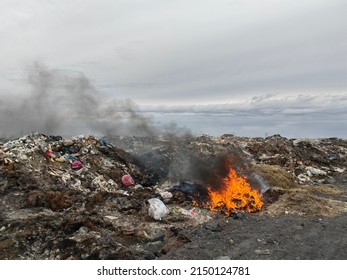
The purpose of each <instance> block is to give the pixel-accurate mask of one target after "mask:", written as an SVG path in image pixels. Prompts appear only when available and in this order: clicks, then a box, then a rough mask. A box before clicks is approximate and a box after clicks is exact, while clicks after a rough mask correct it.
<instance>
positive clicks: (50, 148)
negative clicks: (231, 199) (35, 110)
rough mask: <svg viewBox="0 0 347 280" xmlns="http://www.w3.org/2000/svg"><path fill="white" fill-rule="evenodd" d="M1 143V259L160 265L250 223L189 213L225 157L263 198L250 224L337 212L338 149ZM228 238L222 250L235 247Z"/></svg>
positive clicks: (323, 145) (316, 142)
mask: <svg viewBox="0 0 347 280" xmlns="http://www.w3.org/2000/svg"><path fill="white" fill-rule="evenodd" d="M2 142H3V144H2V145H0V231H1V237H0V259H155V258H163V257H164V256H165V255H166V254H167V255H168V256H169V255H171V253H172V251H175V249H176V248H178V247H180V246H184V245H185V244H188V243H191V242H192V240H194V238H195V236H196V232H197V231H200V230H202V231H204V230H206V231H207V232H208V233H209V234H222V232H224V231H227V230H228V227H227V224H228V223H229V224H230V225H232V224H233V223H248V221H249V217H250V216H249V215H251V214H248V213H247V214H245V213H244V212H242V211H241V210H240V211H232V212H230V213H229V215H227V216H225V215H223V214H222V213H219V212H218V211H213V212H211V211H210V210H209V209H208V207H202V206H201V205H199V204H198V205H193V203H192V202H193V199H198V197H199V196H206V195H207V190H206V185H204V184H202V182H201V180H200V179H201V178H204V179H206V176H207V177H208V175H209V174H210V173H209V172H210V171H211V167H212V166H214V165H215V164H216V163H218V160H219V159H220V158H222V157H223V156H225V155H228V156H229V157H230V158H231V162H232V164H233V167H235V170H236V171H237V172H238V173H239V174H241V175H242V176H245V177H246V178H248V179H249V181H250V183H251V185H254V186H256V187H257V188H258V190H259V192H260V193H261V194H262V199H263V200H264V203H265V205H264V207H263V208H262V209H261V210H262V211H261V212H260V213H258V214H257V215H259V217H276V216H280V217H281V216H282V215H286V214H285V213H287V215H286V216H291V215H297V216H314V215H319V216H324V217H331V216H334V215H339V214H343V213H345V212H346V209H347V207H346V203H347V199H346V187H347V174H346V166H347V141H346V140H343V139H337V138H328V139H287V138H284V137H281V136H280V135H274V136H270V137H266V138H247V137H238V136H234V135H223V136H220V137H212V136H208V135H203V136H199V137H192V136H187V137H185V138H184V137H182V138H175V137H174V136H172V137H171V138H167V137H124V136H123V137H112V138H111V137H105V138H104V137H102V138H98V137H95V136H88V135H87V136H83V135H81V136H78V137H73V138H71V139H64V138H63V137H60V136H47V135H43V134H39V133H33V134H30V135H27V136H24V137H21V138H19V139H14V140H10V141H7V140H6V141H3V140H2ZM196 167H199V168H200V169H199V170H198V169H197V168H196ZM197 170H198V171H199V172H197ZM207 179H208V178H207ZM207 181H208V180H207ZM329 182H330V183H329ZM328 183H329V184H328ZM231 237H233V236H228V242H229V243H228V244H229V246H231V244H232V245H233V246H236V245H237V244H239V243H240V244H241V241H240V240H236V239H234V237H233V239H230V238H231ZM192 246H193V245H192ZM194 246H195V245H194ZM197 248H200V247H199V246H197ZM255 250H258V248H254V249H252V251H251V252H252V253H253V255H254V252H255ZM259 250H260V249H259ZM272 254H275V252H274V251H272V250H271V255H272ZM256 255H259V256H262V255H264V254H263V253H261V254H260V253H259V254H258V253H256ZM265 255H268V254H265ZM206 256H209V257H210V258H225V259H227V258H228V256H227V255H225V254H223V252H218V255H216V256H212V255H211V254H210V252H206ZM231 256H233V257H235V256H237V252H235V253H232V254H231Z"/></svg>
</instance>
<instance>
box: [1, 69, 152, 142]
mask: <svg viewBox="0 0 347 280" xmlns="http://www.w3.org/2000/svg"><path fill="white" fill-rule="evenodd" d="M28 82H29V85H30V89H29V90H28V92H27V93H26V95H25V96H24V97H23V96H22V97H18V96H7V97H6V98H2V99H0V137H5V136H7V137H18V136H21V135H23V134H28V133H31V132H33V131H38V132H40V133H44V134H61V135H64V136H68V135H76V134H86V133H92V134H102V135H134V136H149V135H153V134H155V133H156V128H155V127H154V124H153V121H152V119H151V118H150V117H149V116H146V115H143V114H141V113H139V112H138V111H139V110H138V106H137V105H136V104H135V103H134V102H132V101H131V100H117V99H110V98H108V97H107V96H106V95H104V94H102V93H100V92H99V91H98V90H97V89H96V88H95V86H94V85H93V84H92V82H91V81H90V80H89V79H88V78H87V77H86V76H84V75H83V74H82V73H78V74H76V75H73V76H71V75H66V74H64V73H63V72H62V71H59V70H54V69H53V70H52V69H48V68H47V67H46V66H44V65H42V64H40V63H35V64H34V65H33V67H32V68H31V70H30V72H29V78H28Z"/></svg>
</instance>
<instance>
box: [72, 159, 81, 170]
mask: <svg viewBox="0 0 347 280" xmlns="http://www.w3.org/2000/svg"><path fill="white" fill-rule="evenodd" d="M82 167H83V163H82V162H81V161H79V160H74V161H73V162H72V163H71V168H72V169H80V168H82Z"/></svg>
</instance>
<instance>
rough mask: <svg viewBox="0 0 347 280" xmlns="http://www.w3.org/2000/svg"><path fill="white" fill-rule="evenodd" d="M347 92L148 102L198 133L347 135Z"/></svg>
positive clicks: (161, 118) (158, 113)
mask: <svg viewBox="0 0 347 280" xmlns="http://www.w3.org/2000/svg"><path fill="white" fill-rule="evenodd" d="M346 96H347V95H346V94H345V93H341V94H330V95H323V96H322V95H297V96H282V95H276V94H273V95H267V96H254V97H253V98H250V99H244V100H242V101H238V102H235V103H232V104H230V103H229V104H209V105H195V106H188V105H187V106H144V107H143V108H142V111H143V112H146V113H148V114H152V115H153V116H154V119H155V120H157V121H158V122H159V123H161V122H165V121H166V122H167V121H170V120H175V121H176V122H177V123H178V124H181V125H186V126H187V127H189V128H190V129H191V130H192V131H193V132H195V133H208V134H212V135H221V134H224V133H233V134H236V135H240V136H265V135H269V134H281V135H284V136H287V137H293V138H300V137H342V138H346V137H347V131H346V125H345V121H344V120H345V119H347V111H346V108H347V97H346Z"/></svg>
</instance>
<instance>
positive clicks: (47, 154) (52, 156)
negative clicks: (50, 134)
mask: <svg viewBox="0 0 347 280" xmlns="http://www.w3.org/2000/svg"><path fill="white" fill-rule="evenodd" d="M45 155H46V156H48V157H50V158H56V156H55V154H53V153H52V151H51V150H50V149H47V150H46V151H45Z"/></svg>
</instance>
